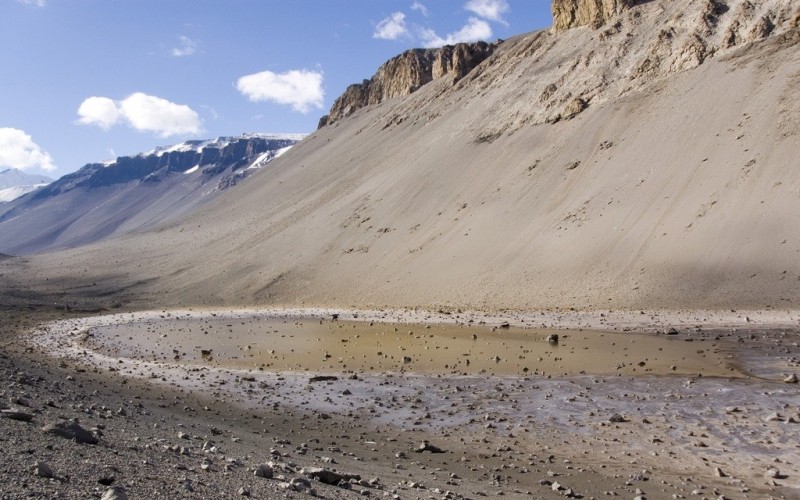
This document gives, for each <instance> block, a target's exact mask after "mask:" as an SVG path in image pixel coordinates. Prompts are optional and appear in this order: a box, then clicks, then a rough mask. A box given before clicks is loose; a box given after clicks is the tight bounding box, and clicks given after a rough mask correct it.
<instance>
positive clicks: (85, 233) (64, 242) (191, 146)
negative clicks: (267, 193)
mask: <svg viewBox="0 0 800 500" xmlns="http://www.w3.org/2000/svg"><path fill="white" fill-rule="evenodd" d="M303 137H305V136H304V135H302V134H260V133H248V134H243V135H240V136H230V137H218V138H216V139H208V140H191V141H184V142H181V143H179V144H175V145H172V146H165V147H158V148H155V149H152V150H150V151H148V152H145V153H139V154H136V155H131V156H120V157H118V158H116V159H114V160H111V161H105V162H98V163H89V164H87V165H85V166H83V167H82V168H80V169H79V170H77V171H75V172H72V173H70V174H67V175H65V176H63V177H61V178H60V179H58V180H57V181H54V182H52V183H51V184H49V185H47V186H44V187H41V188H39V189H37V190H36V191H35V192H34V193H31V194H29V195H26V196H22V197H20V198H18V199H16V200H14V201H12V202H11V203H7V204H5V205H3V206H2V208H0V240H2V241H1V242H0V244H2V245H3V247H2V249H3V250H6V251H9V252H11V253H31V252H38V251H42V250H48V249H54V248H69V247H74V246H78V245H83V244H86V243H91V242H94V241H97V240H100V239H104V238H107V237H110V236H114V235H120V234H125V233H128V232H130V231H135V230H141V229H143V228H147V227H151V226H153V225H155V224H158V223H160V222H165V221H168V220H171V219H173V218H175V217H178V216H180V215H181V214H185V213H187V212H189V211H191V210H193V209H194V208H196V207H198V206H199V205H201V204H203V203H206V202H207V201H208V200H211V199H213V198H214V197H215V196H216V195H217V194H218V193H219V192H221V191H224V190H226V189H228V188H231V187H233V186H235V185H237V184H238V183H240V182H241V181H243V180H244V179H246V178H247V177H249V176H250V175H251V174H252V173H253V172H254V171H255V170H257V169H259V168H262V167H263V166H264V165H266V164H267V163H269V162H271V161H272V160H274V159H275V158H277V157H278V156H280V155H282V154H283V153H285V152H286V151H287V150H288V149H289V148H291V147H292V146H294V145H295V144H296V143H297V142H298V141H299V140H301V139H302V138H303ZM15 189H16V188H15Z"/></svg>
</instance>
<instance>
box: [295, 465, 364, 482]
mask: <svg viewBox="0 0 800 500" xmlns="http://www.w3.org/2000/svg"><path fill="white" fill-rule="evenodd" d="M303 474H305V475H306V476H308V477H310V478H312V479H316V480H317V481H319V482H321V483H325V484H331V485H334V486H336V485H338V484H339V483H341V482H342V481H345V482H347V481H350V480H351V479H355V480H356V481H360V480H361V476H359V475H358V474H342V473H339V472H334V471H332V470H329V469H323V468H322V467H308V468H305V469H303Z"/></svg>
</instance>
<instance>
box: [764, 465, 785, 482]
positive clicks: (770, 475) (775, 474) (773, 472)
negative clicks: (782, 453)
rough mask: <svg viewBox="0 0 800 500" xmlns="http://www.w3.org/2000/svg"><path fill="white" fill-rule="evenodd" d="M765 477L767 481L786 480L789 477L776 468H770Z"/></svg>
mask: <svg viewBox="0 0 800 500" xmlns="http://www.w3.org/2000/svg"><path fill="white" fill-rule="evenodd" d="M764 477H765V478H767V479H786V478H787V477H788V476H786V475H785V474H781V471H780V470H778V469H776V468H775V467H770V468H769V469H767V471H766V472H765V473H764Z"/></svg>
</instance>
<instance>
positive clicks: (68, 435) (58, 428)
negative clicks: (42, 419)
mask: <svg viewBox="0 0 800 500" xmlns="http://www.w3.org/2000/svg"><path fill="white" fill-rule="evenodd" d="M42 432H44V433H45V434H53V435H56V436H59V437H62V438H64V439H74V440H75V442H76V443H80V444H97V443H98V440H97V438H96V437H95V435H94V434H92V433H91V432H89V431H87V430H86V429H84V428H83V427H81V426H80V425H79V424H78V423H77V422H73V421H71V420H69V421H62V422H55V423H51V424H48V425H46V426H45V427H43V428H42Z"/></svg>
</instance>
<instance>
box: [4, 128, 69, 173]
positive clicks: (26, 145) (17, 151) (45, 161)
mask: <svg viewBox="0 0 800 500" xmlns="http://www.w3.org/2000/svg"><path fill="white" fill-rule="evenodd" d="M3 167H11V168H18V169H20V170H25V169H27V168H36V167H38V168H41V169H42V170H47V171H51V170H55V169H56V166H55V165H54V164H53V158H52V157H51V156H50V154H49V153H47V152H46V151H42V148H41V147H39V145H38V144H36V143H35V142H33V138H32V137H31V136H30V135H28V134H27V133H25V131H23V130H20V129H17V128H11V127H1V128H0V168H3Z"/></svg>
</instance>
